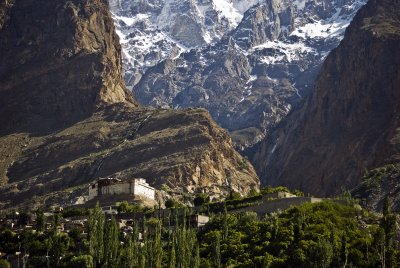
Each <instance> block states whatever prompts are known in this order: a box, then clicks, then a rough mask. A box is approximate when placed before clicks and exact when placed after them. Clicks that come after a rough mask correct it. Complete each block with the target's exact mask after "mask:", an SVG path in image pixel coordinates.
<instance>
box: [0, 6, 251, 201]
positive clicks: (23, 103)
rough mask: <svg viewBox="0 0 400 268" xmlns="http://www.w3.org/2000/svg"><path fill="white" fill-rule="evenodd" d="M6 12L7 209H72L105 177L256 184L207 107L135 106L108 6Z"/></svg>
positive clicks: (224, 188)
mask: <svg viewBox="0 0 400 268" xmlns="http://www.w3.org/2000/svg"><path fill="white" fill-rule="evenodd" d="M0 7H1V12H0V14H2V15H1V17H0V19H1V20H0V21H3V22H2V24H1V28H0V49H1V51H2V53H1V54H0V115H1V116H0V118H1V119H0V123H1V126H2V127H1V131H0V159H1V161H0V185H1V188H0V193H1V194H0V208H5V207H12V206H20V205H27V206H34V205H37V204H38V203H40V204H42V203H46V204H50V203H57V204H64V205H65V204H71V202H73V199H72V197H74V196H79V195H81V194H84V193H85V190H86V188H87V185H88V183H89V182H91V181H93V180H95V179H97V178H99V177H106V176H118V177H120V178H132V177H143V178H146V179H147V180H148V182H149V183H150V184H151V185H153V186H156V187H161V186H162V185H165V186H164V188H166V189H167V188H168V189H170V191H171V193H173V194H182V193H183V192H194V191H207V192H208V193H210V194H211V195H213V194H215V195H225V194H227V193H228V192H230V191H231V190H235V191H239V192H240V193H243V194H245V193H247V192H249V191H250V190H251V189H253V188H254V189H257V188H258V187H259V182H258V178H257V175H256V174H255V171H254V169H253V167H252V166H251V164H250V163H249V162H248V161H247V160H245V159H243V158H242V157H241V156H240V155H239V154H238V153H237V152H236V151H235V150H234V149H233V147H232V143H231V140H230V138H229V136H228V135H227V133H226V132H225V131H224V130H222V129H221V128H219V127H218V126H217V125H216V124H215V123H214V122H213V121H212V119H211V117H210V116H209V114H208V113H207V112H206V111H204V110H200V109H196V110H194V109H192V110H182V111H173V110H168V109H163V110H154V109H146V108H141V107H138V106H137V105H136V103H135V101H134V100H133V98H132V96H131V94H130V92H129V91H127V90H126V88H125V83H124V81H123V79H122V69H121V48H120V45H119V43H118V37H117V35H116V33H115V30H114V25H113V21H112V18H111V15H110V12H109V9H108V8H109V7H108V3H107V1H104V0H90V1H89V0H84V1H82V0H79V1H78V0H57V1H47V0H40V1H37V0H36V1H33V0H16V1H15V2H12V1H9V2H8V5H7V6H5V5H2V6H0ZM3 52H4V53H3Z"/></svg>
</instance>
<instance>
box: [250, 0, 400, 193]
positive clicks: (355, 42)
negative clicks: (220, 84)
mask: <svg viewBox="0 0 400 268" xmlns="http://www.w3.org/2000/svg"><path fill="white" fill-rule="evenodd" d="M399 47H400V3H399V1H390V0H382V1H375V0H371V1H369V2H368V4H367V5H366V6H364V7H363V8H361V10H360V11H359V12H358V13H357V15H356V17H355V18H354V20H353V22H352V23H351V25H350V26H349V28H348V29H347V30H346V33H345V37H344V39H343V41H342V42H341V44H340V45H339V47H338V48H337V49H335V50H333V51H332V52H331V53H330V55H329V56H328V57H327V59H326V61H325V62H324V64H323V66H322V70H321V72H320V74H319V77H318V80H317V83H316V87H315V91H314V93H313V94H312V96H310V98H308V99H307V100H306V101H305V103H304V105H303V107H301V108H300V109H298V110H296V111H293V112H292V113H291V114H290V115H289V116H288V118H287V119H285V120H284V122H282V123H281V124H280V125H279V127H277V129H276V130H275V131H274V133H273V134H272V135H271V137H269V138H268V139H267V140H265V141H263V142H262V143H261V144H260V145H259V148H258V153H257V155H256V157H255V160H254V161H255V163H256V165H257V167H256V169H257V170H258V172H259V174H260V175H261V178H262V184H264V185H266V184H272V185H278V184H279V185H281V184H283V185H287V186H289V187H292V188H299V189H301V190H304V191H306V192H311V193H314V194H319V195H330V194H334V193H338V192H339V191H340V190H341V188H342V187H347V188H353V187H355V186H356V185H357V184H358V183H359V181H360V178H361V176H362V173H363V172H364V170H365V169H372V168H374V167H379V166H381V165H383V164H386V163H393V162H397V161H399V160H400V154H399V153H400V142H399V133H400V128H399V127H400V121H399V115H400V112H399V101H400V50H399Z"/></svg>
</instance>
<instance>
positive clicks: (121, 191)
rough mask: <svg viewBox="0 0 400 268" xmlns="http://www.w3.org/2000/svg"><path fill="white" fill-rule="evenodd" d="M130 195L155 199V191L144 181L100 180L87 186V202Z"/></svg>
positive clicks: (139, 179) (140, 179)
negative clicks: (106, 197) (104, 197)
mask: <svg viewBox="0 0 400 268" xmlns="http://www.w3.org/2000/svg"><path fill="white" fill-rule="evenodd" d="M112 195H130V196H140V197H145V198H148V199H151V200H154V199H155V189H154V188H153V187H151V186H150V185H149V184H148V183H147V182H146V180H145V179H142V178H136V179H129V180H121V179H117V178H102V179H99V180H97V181H96V182H95V183H92V184H90V186H89V196H88V201H90V200H92V199H94V198H99V197H103V196H112Z"/></svg>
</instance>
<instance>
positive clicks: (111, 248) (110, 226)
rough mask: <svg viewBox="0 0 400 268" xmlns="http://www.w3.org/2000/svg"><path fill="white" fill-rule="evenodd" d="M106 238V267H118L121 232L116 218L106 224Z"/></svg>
mask: <svg viewBox="0 0 400 268" xmlns="http://www.w3.org/2000/svg"><path fill="white" fill-rule="evenodd" d="M105 233H106V236H105V237H104V238H105V239H104V263H105V265H106V267H118V259H119V244H120V241H119V230H118V226H117V223H116V221H115V218H114V217H112V218H111V221H109V222H108V223H107V224H106V228H105Z"/></svg>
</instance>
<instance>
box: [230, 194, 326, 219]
mask: <svg viewBox="0 0 400 268" xmlns="http://www.w3.org/2000/svg"><path fill="white" fill-rule="evenodd" d="M322 201H323V199H322V198H315V197H291V198H282V199H276V200H268V201H266V200H264V201H263V202H262V203H260V204H258V205H254V206H250V207H246V208H241V209H235V210H231V211H230V213H239V212H248V211H253V212H256V213H257V214H258V215H260V216H261V215H264V214H266V213H271V212H275V211H277V210H285V209H288V208H290V207H291V206H299V205H302V204H304V203H318V202H322Z"/></svg>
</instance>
